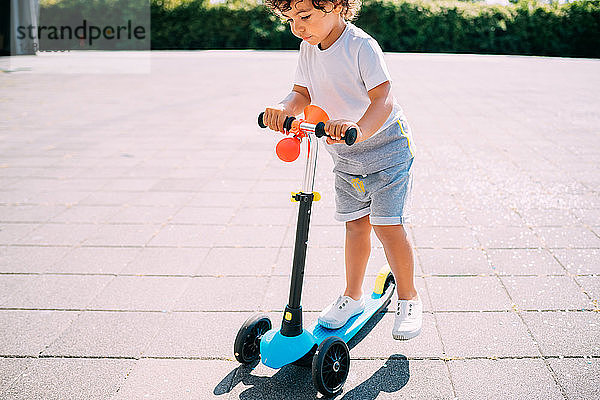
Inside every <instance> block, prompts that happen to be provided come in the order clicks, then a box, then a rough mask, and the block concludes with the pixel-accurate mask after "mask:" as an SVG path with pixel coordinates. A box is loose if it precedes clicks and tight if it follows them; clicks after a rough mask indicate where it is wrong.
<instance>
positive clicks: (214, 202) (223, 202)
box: [187, 191, 287, 208]
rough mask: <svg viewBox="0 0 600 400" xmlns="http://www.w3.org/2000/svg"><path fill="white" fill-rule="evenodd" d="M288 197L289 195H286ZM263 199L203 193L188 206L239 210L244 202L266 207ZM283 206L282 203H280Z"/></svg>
mask: <svg viewBox="0 0 600 400" xmlns="http://www.w3.org/2000/svg"><path fill="white" fill-rule="evenodd" d="M264 197H267V198H271V197H273V196H271V195H270V194H266V193H265V194H264ZM286 197H287V195H286ZM260 199H262V196H261V197H258V195H253V196H252V197H248V196H243V195H240V193H234V192H207V191H202V192H199V193H195V196H194V197H193V198H192V200H190V202H189V203H188V204H187V206H189V207H219V208H220V207H231V208H237V207H239V206H240V204H242V203H243V202H244V201H248V202H250V203H251V204H252V205H256V204H261V205H263V206H264V203H263V202H262V201H260ZM280 204H281V203H280Z"/></svg>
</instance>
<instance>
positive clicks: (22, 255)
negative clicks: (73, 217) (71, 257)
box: [0, 246, 69, 273]
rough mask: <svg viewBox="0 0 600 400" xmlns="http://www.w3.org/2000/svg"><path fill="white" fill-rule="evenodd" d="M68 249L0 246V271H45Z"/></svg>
mask: <svg viewBox="0 0 600 400" xmlns="http://www.w3.org/2000/svg"><path fill="white" fill-rule="evenodd" d="M68 251H69V249H68V248H66V247H38V246H36V247H30V246H5V247H0V272H13V273H15V272H36V273H41V272H44V271H46V270H47V269H48V268H49V267H50V266H51V265H52V264H54V263H56V262H58V261H59V260H61V259H62V258H63V257H64V256H65V254H66V253H67V252H68Z"/></svg>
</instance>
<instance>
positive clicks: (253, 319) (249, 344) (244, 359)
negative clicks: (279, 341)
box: [233, 314, 272, 364]
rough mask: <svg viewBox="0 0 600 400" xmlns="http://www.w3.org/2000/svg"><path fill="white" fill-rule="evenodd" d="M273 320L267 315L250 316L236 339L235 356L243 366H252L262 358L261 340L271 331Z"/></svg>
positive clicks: (234, 345)
mask: <svg viewBox="0 0 600 400" xmlns="http://www.w3.org/2000/svg"><path fill="white" fill-rule="evenodd" d="M271 327H272V325H271V320H270V319H269V317H268V316H267V315H266V314H255V315H252V316H250V317H249V318H248V319H247V320H246V321H245V322H244V323H243V324H242V327H241V328H240V330H239V331H238V333H237V336H236V337H235V342H234V344H233V354H234V355H235V359H236V360H238V361H239V362H241V363H242V364H250V363H251V362H253V361H256V360H258V359H259V358H260V339H261V338H262V336H263V335H264V334H265V333H267V331H269V330H270V329H271Z"/></svg>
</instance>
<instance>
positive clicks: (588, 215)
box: [572, 208, 600, 226]
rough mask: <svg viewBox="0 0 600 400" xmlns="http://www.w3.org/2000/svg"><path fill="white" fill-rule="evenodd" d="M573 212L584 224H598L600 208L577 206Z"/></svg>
mask: <svg viewBox="0 0 600 400" xmlns="http://www.w3.org/2000/svg"><path fill="white" fill-rule="evenodd" d="M572 212H573V214H575V215H576V216H577V218H579V220H580V221H581V222H582V223H584V224H586V225H591V226H600V209H599V208H592V209H585V208H579V209H574V210H573V211H572Z"/></svg>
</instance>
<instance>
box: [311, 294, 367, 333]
mask: <svg viewBox="0 0 600 400" xmlns="http://www.w3.org/2000/svg"><path fill="white" fill-rule="evenodd" d="M364 309H365V300H364V298H362V297H361V298H360V300H354V299H353V298H352V297H350V296H340V297H338V298H337V300H336V301H334V302H333V303H332V304H330V305H328V306H327V308H325V309H324V310H323V311H321V314H319V324H321V325H323V326H324V327H325V328H329V329H338V328H341V327H342V326H344V325H345V324H346V322H348V320H349V319H350V318H352V317H353V316H355V315H356V314H360V313H361V312H363V310H364Z"/></svg>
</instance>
